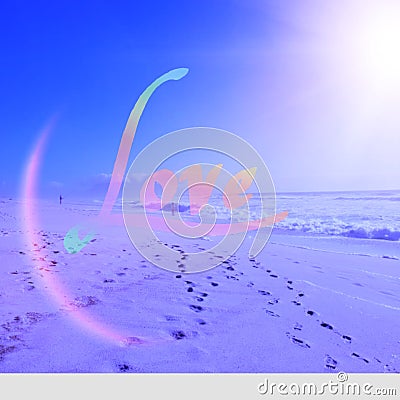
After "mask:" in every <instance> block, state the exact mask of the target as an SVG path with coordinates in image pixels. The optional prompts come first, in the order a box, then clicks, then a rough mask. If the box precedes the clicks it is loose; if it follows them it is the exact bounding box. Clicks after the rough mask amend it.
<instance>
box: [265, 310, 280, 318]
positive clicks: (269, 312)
mask: <svg viewBox="0 0 400 400" xmlns="http://www.w3.org/2000/svg"><path fill="white" fill-rule="evenodd" d="M265 313H266V314H267V315H269V316H270V317H275V318H279V317H280V315H279V314H277V313H275V312H273V311H271V310H265Z"/></svg>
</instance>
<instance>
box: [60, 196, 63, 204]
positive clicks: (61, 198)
mask: <svg viewBox="0 0 400 400" xmlns="http://www.w3.org/2000/svg"><path fill="white" fill-rule="evenodd" d="M62 200H63V197H62V196H61V194H60V205H61V203H62Z"/></svg>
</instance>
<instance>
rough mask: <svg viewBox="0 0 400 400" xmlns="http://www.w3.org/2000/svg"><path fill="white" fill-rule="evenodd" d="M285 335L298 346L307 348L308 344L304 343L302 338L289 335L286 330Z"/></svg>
mask: <svg viewBox="0 0 400 400" xmlns="http://www.w3.org/2000/svg"><path fill="white" fill-rule="evenodd" d="M286 336H287V337H288V338H289V339H290V341H291V342H292V343H293V344H295V345H297V346H300V347H303V348H305V349H309V348H310V345H309V344H308V343H306V342H305V341H304V340H302V339H299V338H297V337H296V336H294V335H291V334H290V332H286Z"/></svg>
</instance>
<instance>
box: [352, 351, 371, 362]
mask: <svg viewBox="0 0 400 400" xmlns="http://www.w3.org/2000/svg"><path fill="white" fill-rule="evenodd" d="M351 356H352V357H354V358H357V359H359V360H362V361H364V362H365V363H366V364H369V360H367V359H366V358H363V357H361V356H360V355H359V354H358V353H351Z"/></svg>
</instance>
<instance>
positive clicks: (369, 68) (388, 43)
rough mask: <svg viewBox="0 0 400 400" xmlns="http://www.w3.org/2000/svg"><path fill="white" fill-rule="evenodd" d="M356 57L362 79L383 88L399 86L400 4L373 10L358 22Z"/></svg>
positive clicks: (356, 26) (355, 42) (356, 27)
mask: <svg viewBox="0 0 400 400" xmlns="http://www.w3.org/2000/svg"><path fill="white" fill-rule="evenodd" d="M354 28H355V29H354V30H355V35H354V39H355V40H354V56H355V57H356V58H357V59H358V60H357V61H356V62H359V63H360V65H359V66H358V70H359V72H360V74H361V75H363V78H364V79H366V80H367V81H369V83H370V84H373V85H374V86H377V87H378V88H380V89H385V90H386V89H393V88H395V87H398V86H399V85H400V7H399V6H396V7H395V6H393V8H392V9H389V8H387V7H386V8H384V9H378V10H370V12H369V13H368V15H366V16H365V17H364V18H363V16H362V15H361V16H360V20H359V21H355V26H354Z"/></svg>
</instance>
